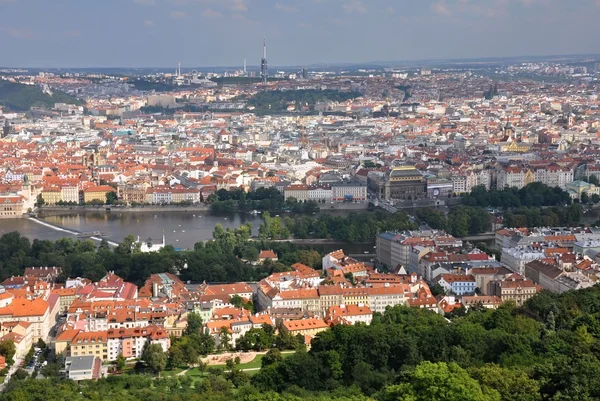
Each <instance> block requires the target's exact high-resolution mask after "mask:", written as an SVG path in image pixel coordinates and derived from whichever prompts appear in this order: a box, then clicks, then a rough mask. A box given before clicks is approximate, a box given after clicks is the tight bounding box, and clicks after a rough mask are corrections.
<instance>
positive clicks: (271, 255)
mask: <svg viewBox="0 0 600 401" xmlns="http://www.w3.org/2000/svg"><path fill="white" fill-rule="evenodd" d="M267 259H269V260H271V261H272V262H277V260H278V259H277V254H276V253H275V252H273V250H272V249H265V250H262V251H260V253H259V254H258V261H259V262H260V263H264V261H265V260H267Z"/></svg>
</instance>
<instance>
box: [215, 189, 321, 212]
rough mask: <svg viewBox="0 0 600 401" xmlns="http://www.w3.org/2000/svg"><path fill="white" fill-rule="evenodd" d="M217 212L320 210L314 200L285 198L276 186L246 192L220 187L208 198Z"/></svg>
mask: <svg viewBox="0 0 600 401" xmlns="http://www.w3.org/2000/svg"><path fill="white" fill-rule="evenodd" d="M206 201H207V202H208V203H210V208H211V210H212V211H215V212H222V213H232V212H235V211H238V212H249V211H252V210H259V211H269V212H279V211H289V212H294V213H312V212H317V211H319V205H318V204H317V203H316V202H314V201H307V202H298V201H297V200H296V199H294V198H289V199H287V200H285V198H284V196H283V193H281V191H279V190H277V189H276V188H273V187H271V188H258V189H257V190H256V191H250V192H245V191H243V190H241V189H233V190H229V191H228V190H226V189H219V190H218V191H217V192H215V193H214V194H212V195H210V196H209V197H208V199H207V200H206Z"/></svg>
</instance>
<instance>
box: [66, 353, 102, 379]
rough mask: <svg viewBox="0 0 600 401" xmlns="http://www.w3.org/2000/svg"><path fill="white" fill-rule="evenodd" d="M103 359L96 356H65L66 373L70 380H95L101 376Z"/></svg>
mask: <svg viewBox="0 0 600 401" xmlns="http://www.w3.org/2000/svg"><path fill="white" fill-rule="evenodd" d="M101 369H102V361H101V360H100V359H99V358H97V357H95V356H78V357H67V358H65V373H66V376H67V377H68V378H69V379H70V380H75V381H80V380H94V379H98V378H100V376H101Z"/></svg>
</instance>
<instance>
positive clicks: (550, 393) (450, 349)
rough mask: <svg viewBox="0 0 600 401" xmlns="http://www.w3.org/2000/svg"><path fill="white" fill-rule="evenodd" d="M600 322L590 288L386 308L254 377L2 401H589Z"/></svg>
mask: <svg viewBox="0 0 600 401" xmlns="http://www.w3.org/2000/svg"><path fill="white" fill-rule="evenodd" d="M599 316H600V288H598V287H591V288H588V289H585V290H580V291H577V292H567V293H564V294H561V295H557V294H552V293H548V292H541V293H540V294H538V295H536V296H535V297H533V298H531V299H530V300H528V301H527V302H526V304H525V305H524V306H522V307H517V306H516V305H515V304H514V303H510V302H508V303H505V304H504V305H502V306H500V307H499V308H498V309H496V310H491V309H486V308H482V307H473V308H471V309H470V310H469V311H468V312H466V313H464V312H463V313H460V314H453V315H452V316H447V317H444V316H442V315H439V314H436V313H434V312H431V311H428V310H424V309H416V308H407V307H403V306H396V307H394V308H389V309H387V310H386V312H385V313H384V314H375V315H374V318H373V322H372V324H371V325H370V326H366V325H364V324H356V325H353V326H350V325H336V326H334V327H332V328H331V329H329V330H326V331H324V332H321V333H319V334H317V335H316V337H315V338H314V339H313V341H312V343H311V347H310V350H308V351H306V350H304V349H303V348H302V347H298V348H297V350H296V352H295V353H294V354H293V355H291V356H289V357H287V358H281V357H277V353H276V352H271V353H270V355H271V357H270V358H268V359H267V358H265V359H267V360H266V361H265V360H263V363H262V368H261V369H260V371H259V372H258V373H256V374H254V375H253V376H249V375H248V374H244V373H246V372H241V371H240V370H239V369H237V368H236V365H235V364H234V363H233V362H232V363H231V364H230V365H228V367H227V369H229V370H225V371H224V370H220V371H219V370H217V369H211V368H209V369H208V372H206V373H204V374H202V375H200V376H197V377H195V378H192V377H190V376H186V375H184V376H168V377H167V376H160V377H156V375H155V374H153V373H146V374H124V375H118V376H111V377H108V378H106V379H102V380H99V381H97V382H81V383H79V384H77V383H75V382H72V381H69V380H66V379H60V378H52V379H37V380H32V379H27V378H26V377H20V376H19V377H17V378H15V379H12V380H11V381H10V382H9V384H8V386H7V389H6V391H5V392H4V393H2V394H0V401H3V400H10V401H17V400H19V401H21V400H22V401H28V400H45V401H54V400H65V399H68V400H97V401H102V400H140V399H143V400H147V401H154V400H166V401H170V400H173V401H180V400H192V401H194V400H209V401H212V400H219V401H220V400H240V401H242V400H243V401H254V400H257V401H258V400H274V401H278V400H323V401H325V400H345V401H348V400H356V401H358V400H374V401H517V400H519V401H545V400H548V401H566V400H581V401H583V400H594V399H598V398H599V397H600V359H599V358H600V322H599ZM268 343H269V341H267V342H266V343H265V344H266V345H267V346H268ZM163 362H164V363H166V361H164V360H163Z"/></svg>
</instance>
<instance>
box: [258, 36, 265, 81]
mask: <svg viewBox="0 0 600 401" xmlns="http://www.w3.org/2000/svg"><path fill="white" fill-rule="evenodd" d="M260 77H261V78H262V82H263V84H266V83H267V38H263V57H262V59H261V60H260Z"/></svg>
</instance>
